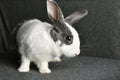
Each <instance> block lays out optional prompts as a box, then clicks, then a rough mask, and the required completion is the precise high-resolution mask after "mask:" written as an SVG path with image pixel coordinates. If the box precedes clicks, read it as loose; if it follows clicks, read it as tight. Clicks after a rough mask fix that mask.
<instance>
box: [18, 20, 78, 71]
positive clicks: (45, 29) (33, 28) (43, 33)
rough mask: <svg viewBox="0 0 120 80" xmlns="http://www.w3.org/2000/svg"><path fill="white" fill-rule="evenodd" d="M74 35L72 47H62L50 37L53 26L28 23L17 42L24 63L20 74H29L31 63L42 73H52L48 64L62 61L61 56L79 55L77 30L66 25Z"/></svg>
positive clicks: (23, 26)
mask: <svg viewBox="0 0 120 80" xmlns="http://www.w3.org/2000/svg"><path fill="white" fill-rule="evenodd" d="M66 25H67V26H68V28H69V29H70V31H71V32H72V34H73V37H74V39H73V43H72V44H71V45H65V44H64V45H62V46H59V44H60V43H61V42H60V41H57V42H56V43H55V42H54V41H53V39H52V38H51V36H50V30H51V29H52V28H53V26H52V25H51V24H49V23H46V22H41V21H40V20H38V19H33V20H29V21H26V22H25V23H24V24H23V25H22V26H21V27H20V29H19V31H18V34H17V41H18V43H19V52H20V53H21V56H22V57H21V59H22V63H21V66H20V67H19V69H18V71H19V72H28V71H29V66H30V62H31V61H32V62H34V63H36V65H37V66H38V68H39V71H40V73H51V70H50V69H49V68H48V63H49V62H51V61H53V62H56V61H57V62H59V61H61V59H60V56H61V55H63V54H64V55H65V56H67V57H74V56H76V55H79V53H80V50H79V47H80V41H79V37H78V33H77V32H76V30H75V29H74V28H73V27H72V26H70V25H69V24H67V23H66Z"/></svg>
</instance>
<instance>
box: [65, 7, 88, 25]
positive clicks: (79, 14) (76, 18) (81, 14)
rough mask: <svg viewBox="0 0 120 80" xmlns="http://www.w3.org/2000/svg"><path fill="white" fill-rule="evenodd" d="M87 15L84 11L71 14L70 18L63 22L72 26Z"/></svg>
mask: <svg viewBox="0 0 120 80" xmlns="http://www.w3.org/2000/svg"><path fill="white" fill-rule="evenodd" d="M87 14H88V11H87V10H86V9H84V10H82V11H81V10H79V11H76V12H74V13H72V14H71V15H70V16H68V17H67V18H65V21H66V22H67V23H69V24H70V25H72V24H74V23H75V22H77V21H79V20H80V19H82V18H83V17H85V16H86V15H87Z"/></svg>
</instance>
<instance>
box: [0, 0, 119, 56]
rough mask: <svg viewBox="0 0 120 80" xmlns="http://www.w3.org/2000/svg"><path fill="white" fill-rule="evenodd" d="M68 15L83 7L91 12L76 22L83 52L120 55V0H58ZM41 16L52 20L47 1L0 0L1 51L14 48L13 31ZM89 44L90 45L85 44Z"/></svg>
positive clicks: (88, 54) (99, 54) (86, 53)
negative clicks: (23, 21)
mask: <svg viewBox="0 0 120 80" xmlns="http://www.w3.org/2000/svg"><path fill="white" fill-rule="evenodd" d="M56 2H57V3H58V4H59V5H60V7H61V9H62V11H63V13H64V15H65V17H66V16H68V15H69V14H71V13H72V12H74V11H76V10H79V9H87V10H88V12H89V14H88V16H86V17H85V18H84V19H82V20H81V21H79V22H78V23H77V24H74V25H73V26H75V28H76V30H77V31H78V33H79V35H80V40H81V46H82V47H81V55H84V56H95V57H108V58H120V5H119V4H120V1H119V0H56ZM31 18H38V19H40V20H42V21H46V22H49V23H51V22H50V21H49V19H48V16H47V10H46V0H1V1H0V30H1V31H0V37H1V39H0V46H1V47H0V52H6V51H9V50H11V49H12V46H11V43H12V42H14V41H13V40H12V39H11V33H12V31H13V29H14V28H15V27H16V25H17V24H18V23H19V22H21V21H22V20H25V19H31ZM85 45H87V46H86V47H85Z"/></svg>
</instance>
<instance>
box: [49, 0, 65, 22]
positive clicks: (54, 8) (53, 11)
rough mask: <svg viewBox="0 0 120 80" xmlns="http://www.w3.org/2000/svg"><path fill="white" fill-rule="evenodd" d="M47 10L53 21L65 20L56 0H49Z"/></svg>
mask: <svg viewBox="0 0 120 80" xmlns="http://www.w3.org/2000/svg"><path fill="white" fill-rule="evenodd" d="M47 12H48V17H49V18H50V20H51V21H52V22H63V21H64V16H63V13H62V11H61V9H60V7H59V6H58V4H57V3H56V2H55V1H54V0H47Z"/></svg>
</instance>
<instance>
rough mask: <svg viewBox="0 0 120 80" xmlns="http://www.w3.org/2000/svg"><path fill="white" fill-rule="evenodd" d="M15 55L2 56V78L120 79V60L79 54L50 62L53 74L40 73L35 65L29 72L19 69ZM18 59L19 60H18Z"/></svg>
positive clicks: (55, 79) (26, 79) (0, 72)
mask: <svg viewBox="0 0 120 80" xmlns="http://www.w3.org/2000/svg"><path fill="white" fill-rule="evenodd" d="M15 58H17V57H15V56H11V57H10V55H9V56H6V55H1V56H0V80H120V61H119V60H114V59H104V58H96V57H84V56H78V57H74V58H63V60H62V62H60V63H50V66H49V67H50V68H51V70H52V73H51V74H40V73H39V72H38V69H37V68H36V66H35V65H32V66H31V70H30V72H28V73H20V72H18V71H17V67H18V65H19V64H18V60H17V59H15ZM16 60H17V61H16Z"/></svg>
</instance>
